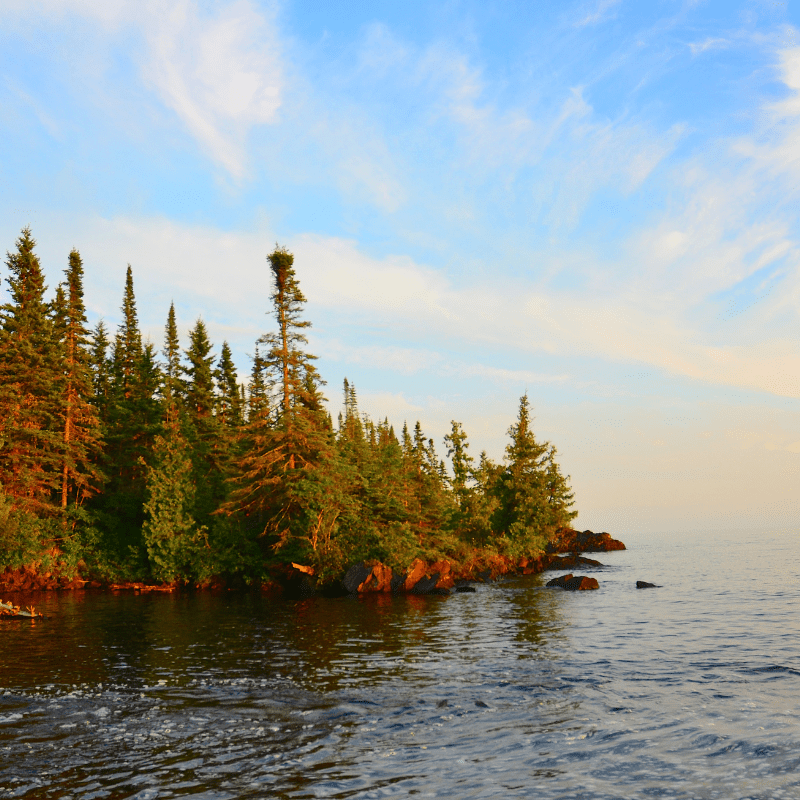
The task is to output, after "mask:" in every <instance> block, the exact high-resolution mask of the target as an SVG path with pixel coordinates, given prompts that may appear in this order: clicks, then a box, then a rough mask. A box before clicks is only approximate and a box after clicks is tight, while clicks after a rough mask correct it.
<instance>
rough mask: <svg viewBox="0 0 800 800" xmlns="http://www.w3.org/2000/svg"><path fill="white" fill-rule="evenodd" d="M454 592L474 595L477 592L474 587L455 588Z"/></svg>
mask: <svg viewBox="0 0 800 800" xmlns="http://www.w3.org/2000/svg"><path fill="white" fill-rule="evenodd" d="M456 591H457V592H460V593H462V594H466V593H472V594H474V593H475V592H476V591H477V590H476V589H475V587H474V586H456Z"/></svg>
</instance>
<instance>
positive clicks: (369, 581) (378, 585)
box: [358, 563, 392, 592]
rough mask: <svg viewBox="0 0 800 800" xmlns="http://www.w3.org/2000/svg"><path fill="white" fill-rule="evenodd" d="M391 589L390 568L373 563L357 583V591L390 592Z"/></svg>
mask: <svg viewBox="0 0 800 800" xmlns="http://www.w3.org/2000/svg"><path fill="white" fill-rule="evenodd" d="M391 590H392V568H391V567H387V566H386V565H385V564H381V563H378V564H375V566H374V567H373V568H372V570H371V571H370V573H369V575H368V576H367V577H366V578H365V579H364V580H363V582H362V583H361V584H360V585H359V587H358V591H359V592H390V591H391Z"/></svg>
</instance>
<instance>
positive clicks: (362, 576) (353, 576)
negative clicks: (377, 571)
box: [342, 561, 372, 594]
mask: <svg viewBox="0 0 800 800" xmlns="http://www.w3.org/2000/svg"><path fill="white" fill-rule="evenodd" d="M371 572H372V568H371V567H368V566H367V565H366V564H365V563H364V562H363V561H361V562H359V563H358V564H353V566H352V567H350V569H348V570H347V573H346V574H345V576H344V580H343V581H342V583H343V584H344V588H345V589H347V591H348V592H349V593H350V594H356V592H358V587H359V586H361V584H362V583H364V581H365V580H366V579H367V578H368V577H369V575H370V573H371Z"/></svg>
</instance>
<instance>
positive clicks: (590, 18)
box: [575, 0, 622, 28]
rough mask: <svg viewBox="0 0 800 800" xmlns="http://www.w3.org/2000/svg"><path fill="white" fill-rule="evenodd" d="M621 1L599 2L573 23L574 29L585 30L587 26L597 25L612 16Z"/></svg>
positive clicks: (600, 0)
mask: <svg viewBox="0 0 800 800" xmlns="http://www.w3.org/2000/svg"><path fill="white" fill-rule="evenodd" d="M621 2H622V0H599V2H597V3H596V4H595V5H594V7H593V8H592V10H590V11H589V10H587V11H586V12H585V15H584V16H582V17H581V18H580V19H579V20H577V21H576V22H575V27H577V28H585V27H586V26H587V25H597V24H598V23H599V22H604V21H605V20H606V19H609V18H610V17H612V16H614V11H615V10H616V8H617V6H619V5H620V3H621Z"/></svg>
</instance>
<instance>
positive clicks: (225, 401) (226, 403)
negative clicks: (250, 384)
mask: <svg viewBox="0 0 800 800" xmlns="http://www.w3.org/2000/svg"><path fill="white" fill-rule="evenodd" d="M214 380H215V381H216V384H217V408H216V414H217V417H218V419H219V421H220V424H221V425H222V427H223V429H224V430H226V431H234V430H236V429H237V428H238V427H239V426H240V425H241V424H242V401H241V393H240V389H239V381H238V376H237V374H236V366H235V365H234V363H233V355H232V354H231V348H230V346H229V345H228V343H227V342H223V343H222V350H221V351H220V355H219V362H218V363H217V368H216V370H215V371H214Z"/></svg>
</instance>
